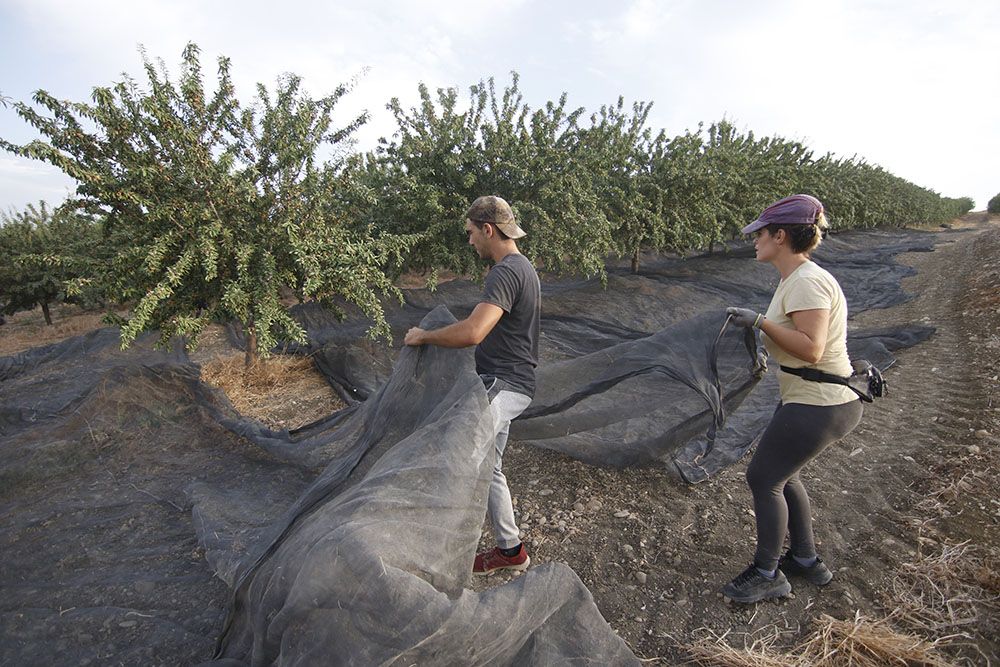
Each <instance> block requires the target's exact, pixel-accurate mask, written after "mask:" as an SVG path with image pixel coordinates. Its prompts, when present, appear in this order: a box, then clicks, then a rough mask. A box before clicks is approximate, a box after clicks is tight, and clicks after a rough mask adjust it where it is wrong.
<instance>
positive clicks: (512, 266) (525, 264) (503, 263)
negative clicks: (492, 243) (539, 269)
mask: <svg viewBox="0 0 1000 667" xmlns="http://www.w3.org/2000/svg"><path fill="white" fill-rule="evenodd" d="M493 268H495V269H498V268H504V269H506V270H509V271H512V272H513V273H516V274H519V275H531V274H534V273H535V266H534V265H533V264H532V263H531V260H530V259H528V258H527V257H525V256H524V255H522V254H521V253H511V254H509V255H507V256H506V257H504V258H503V259H501V260H500V261H499V262H497V263H496V266H494V267H493Z"/></svg>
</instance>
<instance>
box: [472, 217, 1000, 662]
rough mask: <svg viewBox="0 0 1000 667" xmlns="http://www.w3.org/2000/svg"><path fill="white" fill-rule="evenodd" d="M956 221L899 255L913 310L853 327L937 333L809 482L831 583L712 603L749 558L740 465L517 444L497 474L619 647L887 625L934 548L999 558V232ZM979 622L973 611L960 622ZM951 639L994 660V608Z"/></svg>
mask: <svg viewBox="0 0 1000 667" xmlns="http://www.w3.org/2000/svg"><path fill="white" fill-rule="evenodd" d="M973 220H975V218H973ZM967 226H968V227H970V230H969V232H968V233H967V234H964V235H959V236H957V237H955V238H956V240H954V241H953V242H950V243H945V244H942V245H940V246H938V248H937V250H936V251H935V252H932V253H912V254H908V255H904V256H902V257H901V261H902V262H904V263H906V264H909V265H911V266H913V267H914V268H916V269H917V271H918V273H917V275H916V276H914V277H912V278H909V279H907V281H906V282H905V283H904V288H905V289H906V291H907V292H909V293H912V294H914V295H915V298H914V299H913V300H911V301H909V302H907V303H905V304H902V305H900V306H897V307H895V308H892V309H888V310H873V311H868V312H866V313H863V314H862V315H861V316H859V317H858V318H857V319H856V320H853V321H852V323H851V326H852V327H856V328H859V329H864V328H875V327H880V326H888V325H898V324H902V323H908V322H913V323H923V324H928V325H930V326H934V327H936V329H937V331H936V333H935V335H934V336H933V337H932V338H931V339H930V340H929V341H927V342H925V343H923V344H921V345H918V346H917V347H915V348H912V349H909V350H904V351H902V352H901V353H899V354H898V359H899V360H898V363H897V364H896V366H895V367H894V368H893V369H891V370H890V371H889V373H888V375H887V379H888V380H889V382H890V385H891V394H890V396H889V397H888V399H884V400H882V401H879V402H878V403H876V404H875V405H874V406H871V407H868V408H867V410H866V414H865V418H864V420H863V422H862V425H861V426H860V427H859V428H858V429H856V430H855V431H854V433H852V434H851V435H850V436H849V437H848V438H846V439H845V440H844V441H842V442H841V443H839V444H838V445H836V446H835V447H834V448H832V449H831V450H829V451H827V452H826V453H824V455H823V456H822V457H821V458H820V459H819V460H818V461H816V462H814V463H813V464H812V465H811V466H810V467H808V468H806V470H805V472H804V480H805V482H806V484H807V487H808V488H809V491H810V494H811V498H812V500H813V505H814V518H815V522H816V526H817V531H816V532H817V538H818V540H819V542H820V544H819V549H820V552H821V553H822V554H823V556H824V558H825V559H826V560H827V561H828V562H829V563H830V564H831V565H832V567H833V568H834V571H835V575H836V578H835V580H834V582H833V583H832V584H831V585H830V586H828V587H826V588H824V589H822V590H820V589H817V588H816V587H813V586H810V585H808V584H804V583H803V584H799V585H797V586H796V588H795V592H794V594H793V597H792V598H790V599H787V600H783V601H781V602H778V603H766V604H760V605H755V606H750V607H741V606H738V605H728V604H726V603H725V602H724V601H723V600H722V599H721V596H720V595H719V594H718V593H717V591H718V589H719V588H720V586H721V585H722V584H723V583H724V582H725V581H727V580H728V578H729V577H731V576H733V575H735V574H736V573H738V572H739V571H740V570H741V569H742V568H743V567H744V566H745V565H746V563H747V562H749V560H750V558H751V556H752V553H753V545H754V528H753V516H752V512H751V509H750V508H751V499H750V495H749V491H748V489H747V487H746V484H745V481H744V478H743V475H744V473H745V470H746V459H745V460H744V461H742V462H741V463H740V464H738V465H736V466H734V467H733V468H732V469H730V470H728V471H726V472H725V473H723V474H722V475H720V476H719V477H717V478H715V479H713V480H710V481H708V482H706V483H703V484H700V485H697V486H687V485H684V484H683V483H681V482H679V481H678V480H677V479H676V478H675V476H674V475H673V474H672V472H671V473H664V472H662V471H653V470H644V471H634V470H633V471H613V470H601V469H595V468H592V467H589V466H586V465H583V464H580V463H578V462H575V461H572V460H570V459H568V458H565V457H562V456H559V455H557V454H553V453H550V452H545V451H540V450H537V449H534V448H531V447H524V446H522V447H518V446H514V447H512V448H511V449H510V450H509V451H510V453H509V454H508V455H507V456H506V457H505V461H504V463H505V466H504V467H505V470H508V479H509V480H510V483H511V487H512V491H513V493H514V495H515V496H517V497H518V498H519V499H520V507H519V510H520V512H521V516H520V517H519V520H520V521H521V523H522V525H524V526H525V527H526V528H527V538H526V541H527V542H528V543H529V544H530V545H532V547H531V553H532V557H533V559H534V560H535V562H546V561H563V562H566V563H568V564H569V565H570V566H571V567H573V569H574V570H576V572H577V573H578V574H579V575H580V576H581V578H582V579H583V580H584V582H585V583H586V584H587V585H588V586H589V587H590V590H591V591H592V592H593V594H594V597H595V599H596V601H597V604H598V606H599V607H600V608H601V610H602V612H603V613H604V615H605V617H606V618H607V619H608V621H609V622H610V623H611V625H612V626H613V627H614V628H615V629H616V630H617V631H618V632H619V633H620V634H621V635H622V636H623V637H624V638H625V639H626V640H627V641H628V642H629V644H630V646H632V647H633V649H635V650H636V652H637V653H638V654H639V655H640V656H641V657H645V658H660V659H662V661H663V663H664V664H675V663H676V662H679V661H680V660H682V659H684V658H686V657H688V656H687V654H686V653H685V651H684V650H683V649H682V648H681V647H682V645H685V644H688V643H690V642H691V641H692V640H693V639H695V638H698V637H705V636H711V635H712V633H715V634H717V635H722V634H724V633H727V632H728V633H729V636H728V637H727V641H728V642H729V643H730V644H732V645H734V646H742V645H744V642H747V643H749V641H748V640H750V639H752V638H754V637H757V636H761V635H764V634H773V633H775V632H776V631H781V632H786V631H787V637H782V638H781V642H782V643H787V644H788V645H791V644H792V643H794V641H795V640H796V639H799V638H801V636H802V635H803V634H804V633H805V631H806V630H807V629H808V625H809V621H810V620H811V619H813V618H816V617H818V616H819V615H820V614H824V613H825V614H829V615H831V616H834V617H836V618H840V619H849V618H852V617H853V616H854V614H855V612H857V611H860V612H861V613H863V614H865V615H873V616H884V615H885V611H886V608H887V607H895V606H897V604H898V603H897V602H896V601H895V599H894V597H893V593H892V591H893V589H894V587H895V589H898V588H899V586H900V584H899V581H898V574H899V572H900V568H901V567H903V566H904V565H905V564H907V563H914V562H915V561H918V560H920V559H922V558H925V557H927V556H928V555H932V554H935V553H938V552H940V551H941V549H942V544H943V543H944V544H954V543H957V542H962V541H965V540H971V541H972V543H973V545H974V546H975V548H977V549H980V550H982V553H984V554H986V557H987V560H988V562H993V563H994V564H996V563H997V562H1000V561H997V560H996V557H997V555H998V554H1000V503H998V501H997V500H996V493H995V490H994V485H995V483H996V479H997V471H998V470H1000V457H998V455H997V453H996V448H997V444H998V442H1000V438H998V437H997V436H998V435H1000V391H998V388H1000V382H998V378H997V373H998V372H1000V363H998V359H1000V335H998V332H1000V310H998V308H1000V296H998V295H1000V259H998V258H1000V226H998V225H997V223H996V222H994V223H992V224H972V223H970V224H968V225H967ZM484 543H485V540H484ZM989 558H992V559H993V560H992V561H989ZM502 576H507V575H498V576H497V577H496V578H495V579H497V581H495V582H491V584H493V583H499V581H502V579H501V577H502ZM996 584H997V579H996V571H995V570H993V571H988V572H987V573H986V575H985V579H984V584H983V586H984V587H985V588H984V590H985V592H984V593H983V595H984V596H986V597H990V596H992V599H993V600H994V601H998V600H1000V598H998V597H997V596H998V595H1000V588H996ZM991 587H993V588H992V589H991ZM984 613H989V610H988V609H987V610H986V611H985V612H984V611H983V610H982V609H979V610H978V611H977V608H976V607H975V606H974V605H973V606H972V607H971V608H970V610H968V613H967V614H966V616H968V615H970V614H971V615H972V616H973V617H976V615H977V614H980V615H981V614H984ZM951 632H959V633H960V632H965V633H967V634H969V635H970V636H971V637H972V638H973V639H972V640H964V639H961V638H959V639H957V640H955V641H956V644H955V645H954V646H952V647H951V649H949V650H950V651H951V652H952V653H953V655H954V656H957V657H961V656H966V657H967V658H969V659H971V660H972V661H973V662H975V663H976V664H980V662H981V660H982V659H983V657H984V656H987V655H988V656H991V658H992V660H993V661H994V662H995V661H996V660H997V657H996V656H997V649H998V645H997V640H996V637H998V636H1000V619H998V618H997V616H996V614H994V615H993V616H992V617H986V618H981V617H980V618H977V622H976V623H968V624H959V625H956V626H954V627H941V628H939V631H938V633H937V636H944V635H945V634H949V633H951ZM969 641H971V642H972V643H973V644H975V645H978V649H977V648H976V647H975V646H966V645H964V644H967V643H969ZM980 652H981V653H980ZM970 656H971V657H970Z"/></svg>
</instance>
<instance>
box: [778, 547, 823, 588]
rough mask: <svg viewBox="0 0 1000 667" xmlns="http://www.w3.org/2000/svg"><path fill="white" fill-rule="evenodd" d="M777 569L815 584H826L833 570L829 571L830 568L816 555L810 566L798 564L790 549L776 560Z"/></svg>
mask: <svg viewBox="0 0 1000 667" xmlns="http://www.w3.org/2000/svg"><path fill="white" fill-rule="evenodd" d="M778 570H779V571H781V572H784V573H785V574H787V575H788V576H789V577H801V578H803V579H805V580H806V581H808V582H809V583H811V584H816V585H817V586H826V585H827V584H828V583H830V580H831V579H833V572H830V568H828V567H827V566H826V563H824V562H823V559H822V558H820V557H819V556H816V562H815V563H813V564H812V565H811V566H810V567H805V566H804V565H799V563H798V561H797V560H795V558H794V557H793V556H792V550H791V549H789V550H788V551H786V552H785V555H784V556H782V557H781V558H780V559H779V560H778Z"/></svg>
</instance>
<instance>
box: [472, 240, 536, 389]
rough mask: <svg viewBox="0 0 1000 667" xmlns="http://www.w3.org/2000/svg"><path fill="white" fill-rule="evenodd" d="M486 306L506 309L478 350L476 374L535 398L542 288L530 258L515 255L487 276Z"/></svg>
mask: <svg viewBox="0 0 1000 667" xmlns="http://www.w3.org/2000/svg"><path fill="white" fill-rule="evenodd" d="M482 302H484V303H492V304H493V305H495V306H499V307H500V308H503V311H504V314H503V315H502V316H501V317H500V321H499V322H497V324H496V326H494V327H493V330H492V331H490V333H489V334H487V336H486V338H484V339H483V341H482V342H481V343H479V345H478V346H476V372H477V373H479V374H480V375H491V376H493V377H496V378H500V379H501V380H504V381H505V382H508V383H510V384H512V385H514V387H516V388H517V389H518V390H520V391H522V392H523V393H524V394H526V395H528V396H534V395H535V367H536V366H538V330H539V324H540V321H541V318H542V288H541V284H540V283H539V281H538V274H537V273H535V267H533V266H532V265H531V262H529V261H528V258H527V257H525V256H524V255H521V254H519V253H511V254H510V255H507V256H506V257H504V258H503V259H501V260H500V261H499V262H497V263H496V266H494V267H493V268H492V269H491V270H490V272H489V274H487V276H486V286H485V288H484V289H483V297H482Z"/></svg>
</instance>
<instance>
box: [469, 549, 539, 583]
mask: <svg viewBox="0 0 1000 667" xmlns="http://www.w3.org/2000/svg"><path fill="white" fill-rule="evenodd" d="M530 563H531V559H530V558H528V550H527V549H525V548H524V545H521V550H520V551H519V552H518V554H517V555H516V556H504V555H503V554H502V553H501V552H500V547H493V548H492V549H490V550H489V551H484V552H482V553H479V554H476V562H475V563H474V564H473V566H472V574H478V575H486V576H488V575H491V574H493V573H494V572H497V571H499V570H518V571H521V570H527V569H528V565H529V564H530Z"/></svg>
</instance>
